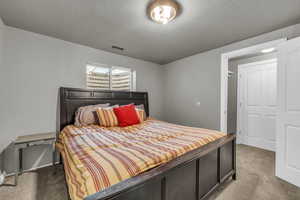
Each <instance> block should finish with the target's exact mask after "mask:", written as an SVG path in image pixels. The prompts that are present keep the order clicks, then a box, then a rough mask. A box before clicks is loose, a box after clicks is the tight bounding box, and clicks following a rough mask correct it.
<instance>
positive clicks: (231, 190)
mask: <svg viewBox="0 0 300 200" xmlns="http://www.w3.org/2000/svg"><path fill="white" fill-rule="evenodd" d="M237 172H238V176H237V180H236V181H231V180H229V181H227V183H226V184H225V185H224V186H222V187H220V188H219V189H218V191H216V192H215V193H214V194H213V195H212V196H210V198H209V200H299V199H300V188H298V187H296V186H293V185H291V184H289V183H287V182H285V181H282V180H280V179H278V178H276V177H275V175H274V173H275V154H274V153H273V152H270V151H265V150H262V149H257V148H253V147H249V146H245V145H238V147H237ZM7 181H8V182H10V181H12V178H8V179H7ZM0 199H1V200H67V199H68V198H67V190H66V185H65V180H64V175H63V170H62V168H61V167H59V168H58V170H57V173H56V174H54V170H53V168H51V167H48V168H44V169H40V170H37V171H35V172H29V173H25V174H23V175H21V176H20V177H19V184H18V186H17V187H12V186H2V187H0Z"/></svg>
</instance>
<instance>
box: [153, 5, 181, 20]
mask: <svg viewBox="0 0 300 200" xmlns="http://www.w3.org/2000/svg"><path fill="white" fill-rule="evenodd" d="M178 12H179V4H178V3H177V2H175V1H173V0H154V1H153V2H151V3H150V4H149V7H148V15H149V16H150V18H151V19H152V20H153V21H155V22H157V23H159V24H167V23H169V22H170V21H172V20H173V19H174V18H175V17H176V16H177V15H178Z"/></svg>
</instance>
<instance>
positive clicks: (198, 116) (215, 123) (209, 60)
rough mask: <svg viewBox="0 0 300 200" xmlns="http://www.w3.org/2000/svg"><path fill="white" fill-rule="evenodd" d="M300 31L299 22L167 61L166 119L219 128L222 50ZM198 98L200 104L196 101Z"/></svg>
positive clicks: (246, 45) (165, 80)
mask: <svg viewBox="0 0 300 200" xmlns="http://www.w3.org/2000/svg"><path fill="white" fill-rule="evenodd" d="M299 35H300V24H297V25H294V26H290V27H287V28H284V29H280V30H277V31H274V32H270V33H266V34H263V35H260V36H257V37H254V38H251V39H247V40H244V41H241V42H237V43H234V44H231V45H227V46H224V47H222V48H218V49H214V50H211V51H207V52H204V53H200V54H197V55H194V56H190V57H187V58H184V59H181V60H178V61H175V62H173V63H170V64H167V65H164V66H163V67H164V82H165V84H164V95H165V96H164V119H165V120H167V121H169V122H175V123H180V124H185V125H191V126H197V127H204V128H210V129H219V128H220V81H221V80H220V66H221V54H222V53H226V52H229V51H233V50H237V49H241V48H244V47H248V46H252V45H256V44H259V43H263V42H267V41H271V40H275V39H279V38H283V37H288V38H293V37H296V36H299ZM199 37H201V36H199ZM198 101H200V103H201V105H200V106H197V105H196V102H198Z"/></svg>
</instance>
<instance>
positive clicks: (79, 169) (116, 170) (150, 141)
mask: <svg viewBox="0 0 300 200" xmlns="http://www.w3.org/2000/svg"><path fill="white" fill-rule="evenodd" d="M225 135H226V134H225V133H221V132H218V131H213V130H207V129H202V128H192V127H186V126H180V125H175V124H170V123H166V122H162V121H158V120H155V119H148V120H146V121H145V122H144V123H142V124H139V125H134V126H130V127H123V128H120V127H111V128H105V127H100V126H96V125H92V126H85V127H76V126H73V125H69V126H67V127H65V128H64V130H63V131H62V132H61V134H60V138H59V142H58V143H57V146H58V147H59V149H60V151H61V153H62V156H63V159H64V168H65V173H66V179H67V184H68V188H69V193H70V197H71V199H72V200H79V199H83V198H84V197H86V196H88V195H91V194H93V193H96V192H98V191H101V190H103V189H104V188H107V187H109V186H111V185H113V184H116V183H118V182H120V181H122V180H125V179H128V178H130V177H133V176H136V175H138V174H140V173H142V172H144V171H146V170H148V169H151V168H153V167H156V166H158V165H160V164H162V163H166V162H168V161H170V160H172V159H174V158H176V157H178V156H180V155H182V154H184V153H186V152H189V151H191V150H193V149H196V148H198V147H200V146H202V145H205V144H207V143H209V142H212V141H214V140H216V139H218V138H221V137H223V136H225Z"/></svg>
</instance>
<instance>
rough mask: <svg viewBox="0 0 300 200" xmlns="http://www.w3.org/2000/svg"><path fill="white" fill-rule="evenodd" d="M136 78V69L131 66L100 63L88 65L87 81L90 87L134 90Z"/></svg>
mask: <svg viewBox="0 0 300 200" xmlns="http://www.w3.org/2000/svg"><path fill="white" fill-rule="evenodd" d="M135 79H136V73H135V71H133V70H131V69H129V68H125V67H115V66H107V65H98V64H97V65H93V64H88V65H87V66H86V83H87V87H88V88H94V89H102V90H126V91H134V90H135V85H136V80H135Z"/></svg>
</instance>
